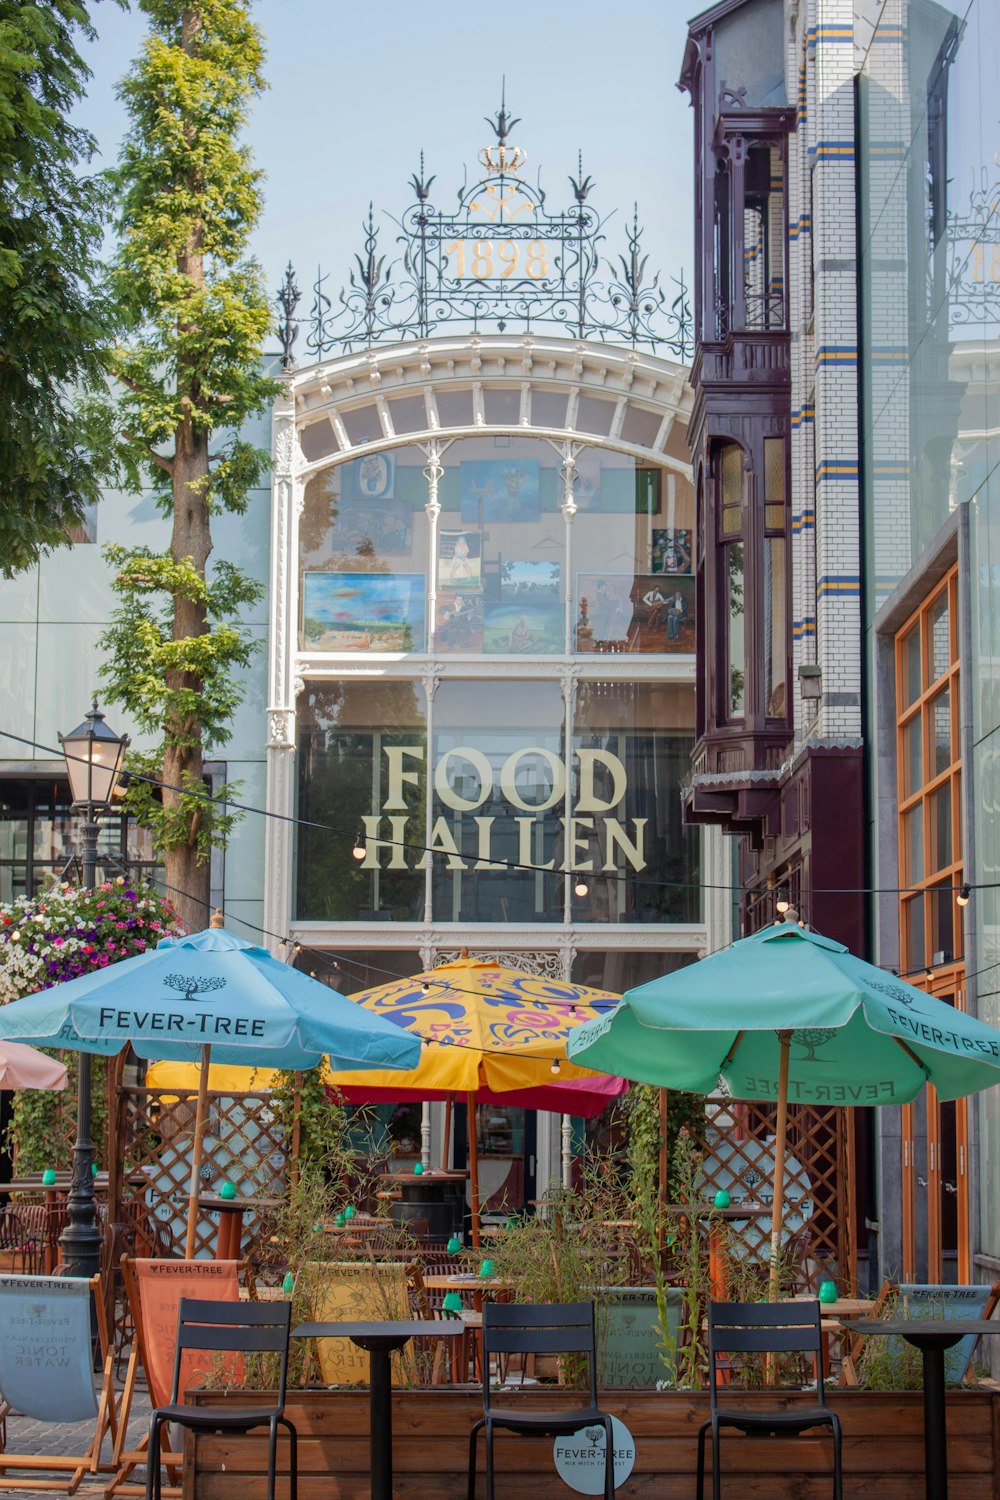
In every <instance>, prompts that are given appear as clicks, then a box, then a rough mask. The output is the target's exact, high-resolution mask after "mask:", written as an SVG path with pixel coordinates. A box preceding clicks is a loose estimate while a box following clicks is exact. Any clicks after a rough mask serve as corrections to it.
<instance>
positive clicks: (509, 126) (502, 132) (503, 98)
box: [483, 74, 521, 146]
mask: <svg viewBox="0 0 1000 1500" xmlns="http://www.w3.org/2000/svg"><path fill="white" fill-rule="evenodd" d="M483 118H484V119H485V121H486V123H487V125H488V126H489V127H490V129H491V130H492V131H493V133H494V135H495V136H496V138H497V145H498V146H502V145H503V144H504V142H505V141H506V139H507V137H508V136H509V135H510V133H511V131H512V130H513V129H514V126H515V125H520V123H521V121H520V118H517V119H515V118H514V116H512V115H509V114H508V113H507V75H506V74H504V77H503V80H502V83H501V87H500V108H499V109H498V110H497V112H496V115H495V116H490V115H484V116H483Z"/></svg>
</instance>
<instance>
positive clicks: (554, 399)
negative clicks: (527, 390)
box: [531, 387, 569, 427]
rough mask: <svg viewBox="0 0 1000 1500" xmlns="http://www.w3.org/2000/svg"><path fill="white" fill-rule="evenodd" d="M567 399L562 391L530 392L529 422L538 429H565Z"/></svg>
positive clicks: (536, 390)
mask: <svg viewBox="0 0 1000 1500" xmlns="http://www.w3.org/2000/svg"><path fill="white" fill-rule="evenodd" d="M568 399H569V398H568V397H567V396H566V395H565V394H564V393H563V392H562V391H540V390H538V389H537V387H536V388H535V389H533V390H532V392H531V420H532V422H534V423H535V425H536V426H538V427H565V426H566V404H567V401H568Z"/></svg>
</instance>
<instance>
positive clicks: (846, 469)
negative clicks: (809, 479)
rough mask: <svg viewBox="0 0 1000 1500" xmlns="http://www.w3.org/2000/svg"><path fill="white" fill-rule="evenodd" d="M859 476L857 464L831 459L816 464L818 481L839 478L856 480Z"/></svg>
mask: <svg viewBox="0 0 1000 1500" xmlns="http://www.w3.org/2000/svg"><path fill="white" fill-rule="evenodd" d="M857 477H858V466H857V464H850V463H833V462H830V461H827V462H824V463H821V464H817V465H816V483H817V484H819V483H820V482H821V481H822V480H824V479H825V480H831V479H838V480H842V481H846V480H856V479H857Z"/></svg>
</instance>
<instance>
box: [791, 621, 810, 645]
mask: <svg viewBox="0 0 1000 1500" xmlns="http://www.w3.org/2000/svg"><path fill="white" fill-rule="evenodd" d="M815 634H816V617H815V615H803V617H802V619H801V620H793V621H792V639H793V640H796V641H802V640H807V639H808V638H809V637H810V636H814V635H815Z"/></svg>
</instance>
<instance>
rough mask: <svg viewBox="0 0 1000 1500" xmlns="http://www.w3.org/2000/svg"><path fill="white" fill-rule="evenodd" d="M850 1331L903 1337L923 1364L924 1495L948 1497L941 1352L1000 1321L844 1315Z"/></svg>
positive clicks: (999, 1328) (994, 1328) (999, 1326)
mask: <svg viewBox="0 0 1000 1500" xmlns="http://www.w3.org/2000/svg"><path fill="white" fill-rule="evenodd" d="M841 1323H842V1326H843V1327H844V1328H849V1329H850V1330H851V1332H852V1333H865V1334H875V1335H881V1336H882V1337H883V1338H891V1337H892V1336H893V1335H895V1336H896V1337H897V1338H901V1339H905V1340H906V1342H907V1343H908V1344H912V1345H913V1347H914V1348H915V1349H919V1350H920V1353H921V1356H922V1358H923V1365H924V1494H925V1495H926V1497H927V1500H948V1430H947V1425H946V1419H945V1404H944V1351H945V1350H946V1349H951V1348H952V1347H953V1346H954V1345H955V1344H957V1343H959V1342H960V1340H962V1339H964V1338H967V1337H968V1335H969V1334H976V1335H980V1334H987V1333H1000V1320H998V1321H997V1322H993V1321H991V1320H986V1319H984V1318H843V1319H842V1320H841Z"/></svg>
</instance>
